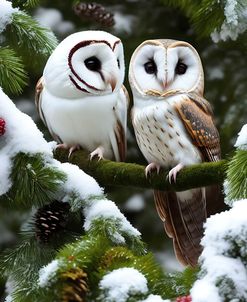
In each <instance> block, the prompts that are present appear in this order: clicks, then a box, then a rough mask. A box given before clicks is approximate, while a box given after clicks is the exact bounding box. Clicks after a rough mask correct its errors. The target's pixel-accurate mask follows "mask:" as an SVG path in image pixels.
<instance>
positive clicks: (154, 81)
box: [129, 40, 204, 95]
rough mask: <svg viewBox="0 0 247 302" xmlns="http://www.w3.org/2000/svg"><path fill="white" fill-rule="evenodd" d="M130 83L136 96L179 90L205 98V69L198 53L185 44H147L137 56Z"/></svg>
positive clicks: (179, 42)
mask: <svg viewBox="0 0 247 302" xmlns="http://www.w3.org/2000/svg"><path fill="white" fill-rule="evenodd" d="M129 80H130V84H131V87H132V90H133V93H134V94H135V93H137V94H141V95H147V94H148V92H149V91H151V90H152V91H158V92H159V93H160V94H164V93H166V92H169V91H172V90H176V91H186V92H192V91H193V92H197V93H199V94H203V88H204V77H203V68H202V64H201V60H200V57H199V55H198V53H197V51H196V50H195V49H194V48H193V47H192V46H191V45H190V44H189V43H186V42H182V41H174V40H148V41H145V42H144V43H142V44H141V45H140V46H139V47H138V48H137V49H136V50H135V52H134V54H133V56H132V58H131V62H130V73H129Z"/></svg>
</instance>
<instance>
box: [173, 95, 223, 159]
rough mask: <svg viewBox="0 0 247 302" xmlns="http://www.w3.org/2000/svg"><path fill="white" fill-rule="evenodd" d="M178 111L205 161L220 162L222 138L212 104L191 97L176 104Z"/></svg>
mask: <svg viewBox="0 0 247 302" xmlns="http://www.w3.org/2000/svg"><path fill="white" fill-rule="evenodd" d="M176 110H177V112H178V114H179V116H180V118H181V120H182V122H183V124H184V126H185V128H186V130H187V132H188V134H189V136H190V137H191V140H192V142H193V144H194V145H196V146H197V147H198V148H199V150H200V151H201V153H202V156H203V160H204V161H218V160H220V158H221V152H220V137H219V132H218V130H217V128H216V127H215V124H214V120H213V113H212V109H211V106H210V104H209V103H208V102H207V101H206V100H205V99H204V98H201V97H199V96H194V95H189V96H188V97H185V98H183V100H182V101H181V102H180V103H178V104H176Z"/></svg>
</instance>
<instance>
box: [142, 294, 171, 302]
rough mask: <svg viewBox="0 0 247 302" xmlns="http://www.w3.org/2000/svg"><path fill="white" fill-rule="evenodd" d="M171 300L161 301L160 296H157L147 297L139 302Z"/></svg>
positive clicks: (168, 301)
mask: <svg viewBox="0 0 247 302" xmlns="http://www.w3.org/2000/svg"><path fill="white" fill-rule="evenodd" d="M170 301H171V300H163V299H162V298H161V296H158V295H152V294H151V295H149V296H148V297H147V299H145V300H142V301H141V302H170Z"/></svg>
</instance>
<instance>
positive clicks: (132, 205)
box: [124, 194, 145, 212]
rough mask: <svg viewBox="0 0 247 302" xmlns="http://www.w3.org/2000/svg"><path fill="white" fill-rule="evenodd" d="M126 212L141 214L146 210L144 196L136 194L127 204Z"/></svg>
mask: <svg viewBox="0 0 247 302" xmlns="http://www.w3.org/2000/svg"><path fill="white" fill-rule="evenodd" d="M124 208H125V210H127V211H132V212H139V211H141V210H143V209H144V208H145V202H144V198H143V195H141V194H134V195H132V196H131V197H130V198H129V199H128V200H127V201H126V203H125V206H124Z"/></svg>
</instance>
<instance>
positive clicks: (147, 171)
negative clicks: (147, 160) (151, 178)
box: [145, 163, 160, 178]
mask: <svg viewBox="0 0 247 302" xmlns="http://www.w3.org/2000/svg"><path fill="white" fill-rule="evenodd" d="M152 170H157V174H159V172H160V166H159V165H158V164H156V163H151V164H149V165H147V166H146V168H145V176H146V178H148V175H149V174H151V172H152Z"/></svg>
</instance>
